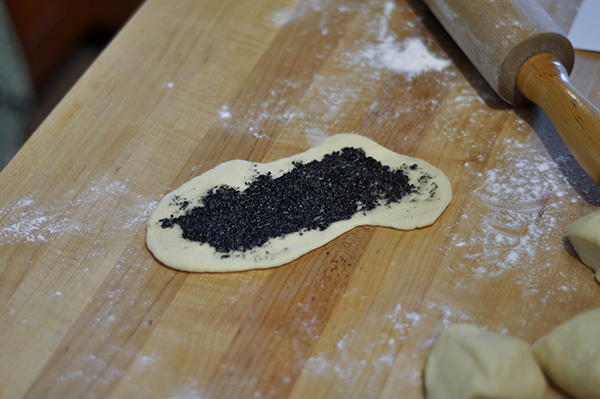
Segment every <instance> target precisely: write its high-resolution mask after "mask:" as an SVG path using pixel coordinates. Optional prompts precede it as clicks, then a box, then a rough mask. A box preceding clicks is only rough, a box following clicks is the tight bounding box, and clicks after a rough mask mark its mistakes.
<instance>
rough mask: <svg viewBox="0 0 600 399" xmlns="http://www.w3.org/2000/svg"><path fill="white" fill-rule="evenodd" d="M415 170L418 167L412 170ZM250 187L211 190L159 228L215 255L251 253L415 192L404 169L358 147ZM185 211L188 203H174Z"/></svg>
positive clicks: (264, 177) (260, 177)
mask: <svg viewBox="0 0 600 399" xmlns="http://www.w3.org/2000/svg"><path fill="white" fill-rule="evenodd" d="M408 168H409V169H411V170H414V169H416V165H411V166H408ZM246 186H247V187H246V189H245V190H243V191H240V190H238V189H236V188H233V187H230V186H226V185H221V186H216V187H214V188H212V189H211V190H209V192H208V193H207V194H206V195H205V196H204V197H203V198H202V199H201V200H200V205H199V206H196V207H194V208H191V209H187V210H186V212H185V214H183V215H181V216H179V217H173V216H171V217H170V218H165V219H161V220H160V223H161V227H163V228H170V227H173V225H175V224H178V225H179V226H180V227H181V228H182V230H183V238H185V239H187V240H192V241H197V242H200V243H208V244H209V245H211V246H213V247H214V248H215V250H216V251H218V252H221V253H229V252H232V251H249V250H251V249H253V248H256V247H260V246H262V245H263V244H265V243H266V242H267V241H269V240H270V239H272V238H275V237H283V236H285V235H287V234H291V233H296V232H300V233H302V232H304V231H309V230H325V229H326V228H327V227H328V226H330V225H331V224H332V223H334V222H337V221H340V220H347V219H350V218H351V217H352V216H353V215H354V214H356V213H358V212H361V213H364V212H367V211H370V210H372V209H374V208H375V207H377V206H379V205H389V204H391V203H394V202H399V201H400V200H401V199H402V198H403V197H404V196H406V195H408V194H411V193H415V192H417V189H416V188H415V187H414V185H412V184H410V182H409V178H408V176H407V175H406V174H405V172H404V171H403V169H402V168H400V169H395V170H392V169H391V168H389V167H388V166H385V165H382V164H381V163H380V162H379V161H377V160H376V159H374V158H372V157H368V156H366V155H365V153H364V151H363V150H361V149H357V148H351V147H347V148H343V149H342V150H340V151H335V152H333V153H331V154H327V155H325V157H324V158H323V159H322V160H320V161H311V162H308V163H301V162H294V163H293V168H292V169H291V170H290V171H288V172H286V173H284V174H282V175H281V176H279V177H277V178H273V176H272V174H271V173H266V174H261V175H258V176H257V177H255V178H254V179H253V180H251V181H249V182H246ZM173 205H174V206H178V207H179V208H180V209H181V210H185V209H186V208H187V207H188V205H189V201H188V200H182V199H181V198H176V199H174V203H173Z"/></svg>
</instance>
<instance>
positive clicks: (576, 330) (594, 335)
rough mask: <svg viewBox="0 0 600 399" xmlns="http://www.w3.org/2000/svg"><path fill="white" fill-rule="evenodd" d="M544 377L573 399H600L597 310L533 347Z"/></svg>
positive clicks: (567, 323) (599, 314)
mask: <svg viewBox="0 0 600 399" xmlns="http://www.w3.org/2000/svg"><path fill="white" fill-rule="evenodd" d="M533 354H534V356H535V358H536V360H537V361H538V363H539V364H540V366H541V367H542V369H543V370H544V372H545V373H546V375H547V376H548V377H549V378H550V379H551V380H552V381H553V382H554V383H555V384H556V385H557V386H558V387H559V388H561V389H563V390H564V391H565V392H567V393H569V394H570V395H573V396H574V397H576V398H585V399H596V398H600V309H595V310H588V311H585V312H582V313H580V314H578V315H577V316H575V317H573V318H571V319H569V320H567V321H565V322H563V323H562V324H560V325H559V326H558V327H556V328H555V329H554V330H552V331H550V333H548V334H547V335H545V336H543V337H542V338H540V339H539V340H538V341H537V342H536V343H535V344H534V345H533Z"/></svg>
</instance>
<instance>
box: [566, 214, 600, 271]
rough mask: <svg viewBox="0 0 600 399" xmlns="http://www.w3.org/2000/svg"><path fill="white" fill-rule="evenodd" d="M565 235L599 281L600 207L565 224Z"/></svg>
mask: <svg viewBox="0 0 600 399" xmlns="http://www.w3.org/2000/svg"><path fill="white" fill-rule="evenodd" d="M567 235H568V236H569V240H570V241H571V244H573V248H575V252H577V255H579V258H580V259H581V261H582V262H583V263H585V264H586V265H587V266H588V267H589V268H590V269H592V270H594V272H595V276H596V280H598V282H600V209H599V210H597V211H594V212H592V213H590V214H589V215H586V216H584V217H582V218H580V219H577V220H576V221H574V222H573V223H571V224H570V225H569V226H567Z"/></svg>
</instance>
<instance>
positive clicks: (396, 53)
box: [361, 36, 450, 78]
mask: <svg viewBox="0 0 600 399" xmlns="http://www.w3.org/2000/svg"><path fill="white" fill-rule="evenodd" d="M361 55H362V56H363V57H365V58H366V59H367V60H368V62H369V63H370V64H371V65H372V66H374V67H377V66H379V67H382V66H383V67H385V68H387V69H389V70H390V71H393V72H396V73H399V74H404V75H406V76H407V77H408V78H413V77H415V76H418V75H421V74H422V73H424V72H428V71H441V70H443V69H445V68H446V67H448V66H449V65H450V60H448V59H441V58H437V57H436V56H434V55H433V54H432V53H431V52H429V50H428V49H427V47H425V44H424V43H423V41H422V40H421V39H420V38H418V37H412V38H408V39H406V40H404V41H403V42H401V43H398V42H397V41H396V40H395V39H394V38H393V37H392V36H387V37H385V38H384V39H383V41H382V42H381V43H378V44H375V45H369V46H367V47H366V48H365V49H364V50H363V51H362V54H361Z"/></svg>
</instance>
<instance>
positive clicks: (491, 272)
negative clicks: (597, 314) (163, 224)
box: [0, 0, 600, 399]
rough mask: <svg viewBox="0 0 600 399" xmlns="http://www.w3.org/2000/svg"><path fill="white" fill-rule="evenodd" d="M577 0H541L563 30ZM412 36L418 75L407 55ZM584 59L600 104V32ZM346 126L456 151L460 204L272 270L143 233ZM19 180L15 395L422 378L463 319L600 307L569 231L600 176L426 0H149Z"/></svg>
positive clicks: (404, 143) (305, 389)
mask: <svg viewBox="0 0 600 399" xmlns="http://www.w3.org/2000/svg"><path fill="white" fill-rule="evenodd" d="M577 4H578V2H577V1H559V0H555V1H551V0H545V1H544V5H545V6H546V7H547V8H548V10H549V11H550V12H551V13H552V14H553V16H554V17H555V18H556V19H557V21H558V22H559V24H561V25H562V26H563V27H565V28H567V27H568V26H569V25H570V23H571V21H572V19H573V17H574V15H575V12H576V9H577ZM411 38H412V39H411ZM411 42H412V44H413V45H415V44H416V45H417V46H418V45H422V49H423V50H424V52H423V57H424V58H421V62H420V63H419V64H417V65H416V69H415V70H414V73H412V74H410V75H408V74H406V73H403V72H399V71H398V70H395V69H394V68H398V67H400V69H401V70H402V69H403V68H406V67H407V66H408V64H406V62H407V61H406V60H404V61H403V62H404V63H401V64H400V65H394V64H393V61H398V60H399V59H402V57H403V56H402V52H401V51H402V50H406V51H408V50H407V48H408V44H409V43H411ZM413 50H414V48H413ZM411 51H412V50H411ZM427 57H433V59H430V60H429V61H431V62H427V59H428V58H427ZM413 58H414V57H413ZM435 60H437V63H440V62H441V66H445V68H443V69H441V70H439V71H438V70H426V68H425V67H427V66H432V65H437V64H436V62H434V61H435ZM444 62H446V63H447V65H444ZM571 79H572V81H573V82H574V84H575V85H576V86H577V87H578V88H579V89H580V90H581V91H582V92H583V93H584V94H585V95H587V96H588V97H589V98H590V99H591V101H592V102H594V103H595V104H596V105H600V56H599V55H598V54H593V53H583V52H578V53H577V60H576V66H575V69H574V71H573V73H572V75H571ZM337 132H355V133H358V134H363V135H366V136H369V137H371V138H373V139H374V140H376V141H378V142H379V143H381V144H383V145H385V146H387V147H388V148H390V149H392V150H395V151H397V152H400V153H403V154H407V155H411V156H416V157H420V158H423V159H425V160H427V161H429V162H430V163H432V164H434V165H436V166H438V167H439V168H441V169H442V170H443V171H444V172H445V173H446V174H447V175H448V177H449V178H450V180H451V182H452V185H453V192H454V197H453V200H452V202H451V204H450V206H449V208H448V209H447V211H446V212H445V213H444V214H443V215H442V217H441V218H440V219H439V220H438V221H437V222H436V223H435V224H434V225H433V226H431V227H429V228H425V229H420V230H416V231H407V232H402V231H395V230H392V229H386V228H375V227H361V228H357V229H355V230H353V231H351V232H349V233H347V234H345V235H343V236H341V237H340V238H338V239H337V240H335V241H333V242H331V243H329V244H327V245H325V246H323V247H322V248H320V249H317V250H315V251H313V252H312V253H310V254H307V255H306V256H304V257H301V258H300V259H298V260H297V261H294V262H292V263H290V264H288V265H285V266H283V267H280V268H276V269H270V270H264V271H249V272H244V273H231V274H188V273H183V272H177V271H174V270H171V269H169V268H167V267H165V266H163V265H162V264H160V263H158V262H157V261H156V260H155V259H154V258H153V257H152V256H151V254H150V253H149V251H148V250H147V249H146V247H145V223H146V220H147V217H148V215H149V213H150V212H151V210H152V209H153V208H154V206H155V205H156V203H157V201H158V200H159V199H160V198H161V196H162V195H164V194H165V193H167V192H169V191H170V190H172V189H173V188H175V187H177V186H179V185H180V184H182V183H183V182H185V181H187V180H189V179H190V178H191V177H193V176H196V175H198V174H200V173H202V172H204V171H206V170H208V169H210V168H212V167H214V166H215V165H217V164H219V163H221V162H224V161H227V160H230V159H233V158H242V159H248V160H252V161H259V162H260V161H270V160H274V159H278V158H280V157H282V156H287V155H292V154H295V153H297V152H301V151H303V150H305V149H307V148H309V147H311V146H313V145H316V144H317V143H319V142H320V141H321V140H322V139H323V138H324V137H326V136H327V135H330V134H333V133H337ZM0 187H1V190H2V191H1V192H2V195H1V196H0V396H1V397H2V398H41V397H44V398H80V397H81V398H132V397H135V398H202V399H208V398H211V399H216V398H218V399H221V398H298V399H305V398H311V399H312V398H361V399H362V398H414V397H422V396H423V388H422V369H423V365H424V363H425V360H426V358H427V353H428V351H429V348H430V347H431V344H432V341H433V338H434V337H435V335H436V334H437V333H438V332H439V331H440V330H441V329H442V328H443V327H444V326H446V325H448V324H449V323H453V322H467V323H473V324H476V325H478V326H481V327H486V328H487V329H488V330H490V331H497V332H505V333H509V334H513V335H516V336H519V337H521V338H523V339H525V340H527V341H529V342H534V341H535V340H536V339H537V338H539V337H540V336H541V335H543V334H544V333H546V332H548V331H549V330H551V329H552V328H553V327H554V326H556V325H557V324H558V323H559V322H561V321H563V320H565V319H566V318H568V317H570V316H572V315H575V314H577V313H579V312H580V311H582V310H584V309H588V308H592V307H597V306H600V287H599V285H598V283H596V282H595V281H594V279H593V277H592V272H591V271H590V269H588V268H586V267H585V266H584V265H583V264H582V263H581V262H580V261H579V260H578V258H577V257H576V255H575V254H574V253H573V251H572V249H571V247H570V245H569V243H568V240H567V239H566V238H565V226H566V225H568V224H569V223H571V222H572V221H574V220H576V219H577V218H579V217H581V216H583V215H584V214H587V213H589V212H591V211H592V210H593V209H594V208H596V207H597V206H598V205H600V188H599V187H598V186H597V185H596V184H594V183H593V182H592V181H591V180H590V179H588V178H587V177H586V176H585V175H584V174H583V173H582V172H581V170H580V169H579V168H578V166H577V165H576V163H575V162H574V161H573V159H572V157H571V156H570V155H569V153H568V151H567V150H566V148H565V147H564V145H563V144H562V142H561V141H560V139H559V138H558V136H557V134H556V132H555V131H554V128H553V127H552V125H551V124H550V123H549V121H548V119H547V117H546V116H545V115H544V114H543V112H541V111H540V110H539V109H537V108H534V107H530V108H522V109H513V108H511V107H508V106H507V105H505V104H504V103H502V102H501V101H500V100H499V99H498V98H497V97H496V96H495V95H494V94H493V92H492V91H491V89H489V87H488V86H487V85H486V84H485V83H484V82H483V81H482V79H481V78H480V76H479V75H478V74H477V72H476V71H475V70H474V69H473V67H472V66H471V65H470V64H469V63H468V62H467V61H466V59H465V58H464V56H463V55H462V54H461V53H460V51H459V50H458V49H457V47H456V46H455V45H454V44H453V43H452V42H451V41H450V39H449V38H448V36H447V35H446V34H445V33H444V31H443V30H442V29H441V28H440V26H439V25H438V24H437V22H436V21H435V20H434V19H433V18H432V16H431V15H430V14H429V13H428V12H427V10H426V9H425V8H424V6H423V5H422V4H421V3H420V2H419V1H416V0H407V1H405V0H399V1H397V2H383V1H379V0H372V1H370V2H358V1H351V2H348V1H332V2H326V1H325V0H308V1H304V2H301V1H296V0H255V1H249V0H244V1H233V0H224V1H192V0H189V1H183V0H177V1H168V0H148V2H147V3H146V4H145V5H144V6H143V7H142V8H141V9H140V10H139V12H138V13H137V14H136V15H135V17H134V18H133V19H132V20H131V21H130V23H128V25H127V26H126V27H125V28H124V29H123V31H122V32H121V33H120V34H119V35H118V36H117V37H116V39H115V40H114V41H113V42H112V43H111V44H110V45H109V46H108V48H107V49H106V51H105V52H103V54H102V55H101V56H100V57H99V59H98V60H97V62H95V63H94V64H93V66H92V67H91V68H90V69H89V71H88V72H87V73H86V74H85V75H84V76H83V78H82V79H81V80H80V81H79V82H78V83H77V84H76V86H75V87H74V88H73V89H72V90H71V91H70V92H69V93H68V95H67V96H66V97H65V98H64V100H63V101H62V102H61V103H60V104H59V105H58V107H57V108H56V109H55V110H54V112H53V113H52V114H51V115H50V116H49V117H48V119H47V120H46V121H45V122H44V123H43V124H42V126H41V127H40V128H39V129H38V131H36V132H35V134H34V135H33V137H32V138H31V139H30V140H29V141H28V142H27V144H26V145H25V147H24V148H23V149H22V150H21V151H20V152H19V153H18V154H17V156H16V157H15V158H14V159H13V161H12V162H11V163H10V164H9V165H8V166H7V167H6V168H5V169H4V170H3V171H2V173H1V174H0ZM548 395H549V397H561V395H560V394H559V393H558V392H556V391H554V390H552V391H551V392H549V394H548Z"/></svg>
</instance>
